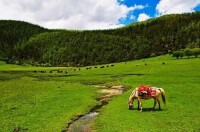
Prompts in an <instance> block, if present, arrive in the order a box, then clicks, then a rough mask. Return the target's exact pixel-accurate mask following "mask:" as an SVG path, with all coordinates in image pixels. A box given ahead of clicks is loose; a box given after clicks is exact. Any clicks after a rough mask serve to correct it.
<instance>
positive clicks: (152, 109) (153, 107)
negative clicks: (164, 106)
mask: <svg viewBox="0 0 200 132" xmlns="http://www.w3.org/2000/svg"><path fill="white" fill-rule="evenodd" d="M153 99H154V106H153V108H152V109H151V110H154V109H155V107H156V103H157V101H156V97H154V98H153Z"/></svg>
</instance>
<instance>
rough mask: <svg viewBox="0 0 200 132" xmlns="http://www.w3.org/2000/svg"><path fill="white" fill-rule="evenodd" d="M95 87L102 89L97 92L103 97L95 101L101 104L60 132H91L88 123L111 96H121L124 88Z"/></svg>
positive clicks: (75, 119)
mask: <svg viewBox="0 0 200 132" xmlns="http://www.w3.org/2000/svg"><path fill="white" fill-rule="evenodd" d="M95 87H101V88H102V89H101V90H100V91H99V92H100V93H103V94H104V95H103V96H102V97H100V98H98V99H97V101H100V102H101V104H100V105H96V106H94V107H93V108H92V109H91V110H90V112H89V113H88V114H86V115H80V116H77V117H75V118H74V119H73V121H72V122H71V123H69V124H68V126H67V130H63V131H62V132H66V131H67V132H91V131H92V130H91V128H90V126H89V123H90V122H91V120H93V119H94V118H95V117H96V116H97V115H98V114H99V111H100V109H101V108H102V107H103V106H105V105H107V104H108V102H109V101H110V99H111V98H112V97H113V96H116V95H119V94H123V92H124V86H122V85H120V86H112V87H111V88H107V87H106V86H98V85H97V86H95Z"/></svg>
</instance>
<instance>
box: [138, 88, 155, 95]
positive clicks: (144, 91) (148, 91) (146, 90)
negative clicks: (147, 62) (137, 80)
mask: <svg viewBox="0 0 200 132" xmlns="http://www.w3.org/2000/svg"><path fill="white" fill-rule="evenodd" d="M138 92H139V96H142V97H154V96H156V89H154V88H151V86H149V85H147V86H144V85H140V86H139V88H138Z"/></svg>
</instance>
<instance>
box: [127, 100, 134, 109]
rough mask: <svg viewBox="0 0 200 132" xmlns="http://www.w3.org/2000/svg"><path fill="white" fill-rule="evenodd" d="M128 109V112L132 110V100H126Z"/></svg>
mask: <svg viewBox="0 0 200 132" xmlns="http://www.w3.org/2000/svg"><path fill="white" fill-rule="evenodd" d="M128 109H129V110H132V109H133V102H132V100H130V98H129V99H128Z"/></svg>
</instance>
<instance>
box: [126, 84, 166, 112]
mask: <svg viewBox="0 0 200 132" xmlns="http://www.w3.org/2000/svg"><path fill="white" fill-rule="evenodd" d="M152 93H153V94H152ZM160 95H161V96H162V100H163V103H164V105H165V104H166V98H165V91H164V89H163V88H157V87H150V86H139V87H137V88H135V89H134V90H133V92H132V93H131V95H130V97H129V99H128V109H132V108H133V101H134V99H137V100H138V110H140V112H142V99H150V98H153V99H154V106H153V107H152V108H151V110H155V107H156V104H157V102H158V105H159V108H158V109H159V110H161V107H160V100H159V96H160Z"/></svg>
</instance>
